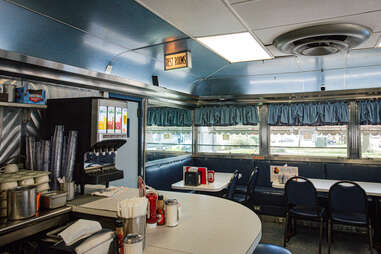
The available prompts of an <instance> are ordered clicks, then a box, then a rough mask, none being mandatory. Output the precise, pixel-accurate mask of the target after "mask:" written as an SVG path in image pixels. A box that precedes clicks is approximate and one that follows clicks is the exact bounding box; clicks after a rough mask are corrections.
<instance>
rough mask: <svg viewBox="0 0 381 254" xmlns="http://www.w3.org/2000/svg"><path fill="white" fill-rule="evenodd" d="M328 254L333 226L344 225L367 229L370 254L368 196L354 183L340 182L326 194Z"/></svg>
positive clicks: (371, 241)
mask: <svg viewBox="0 0 381 254" xmlns="http://www.w3.org/2000/svg"><path fill="white" fill-rule="evenodd" d="M328 205H329V218H328V254H329V253H330V252H331V242H332V231H333V224H335V223H336V224H344V225H351V226H358V227H366V228H367V229H368V237H369V249H370V252H371V253H372V247H373V239H372V224H371V221H370V216H369V213H368V196H367V195H366V193H365V191H364V189H363V188H361V186H360V185H358V184H357V183H355V182H351V181H340V182H337V183H335V184H334V185H332V186H331V188H330V189H329V193H328Z"/></svg>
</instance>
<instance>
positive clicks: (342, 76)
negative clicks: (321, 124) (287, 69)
mask: <svg viewBox="0 0 381 254" xmlns="http://www.w3.org/2000/svg"><path fill="white" fill-rule="evenodd" d="M322 80H323V81H324V85H325V87H326V91H332V90H346V89H364V88H376V87H380V80H381V66H370V67H360V68H353V69H349V70H346V71H345V70H343V69H338V70H330V71H327V72H325V73H324V75H323V76H322V74H321V72H320V71H311V72H298V73H284V74H275V75H261V76H244V77H234V78H229V77H225V78H215V79H208V80H205V81H202V82H200V83H199V84H196V85H195V86H194V87H193V90H192V91H193V94H195V95H199V96H218V95H229V96H231V95H233V96H234V95H248V94H282V93H302V92H318V91H320V86H321V84H322Z"/></svg>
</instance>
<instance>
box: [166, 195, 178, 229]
mask: <svg viewBox="0 0 381 254" xmlns="http://www.w3.org/2000/svg"><path fill="white" fill-rule="evenodd" d="M165 205H166V216H165V221H166V225H167V226H168V227H176V226H177V224H178V223H179V207H178V202H177V200H176V199H168V200H167V201H165Z"/></svg>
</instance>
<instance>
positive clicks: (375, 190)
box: [273, 178, 381, 197]
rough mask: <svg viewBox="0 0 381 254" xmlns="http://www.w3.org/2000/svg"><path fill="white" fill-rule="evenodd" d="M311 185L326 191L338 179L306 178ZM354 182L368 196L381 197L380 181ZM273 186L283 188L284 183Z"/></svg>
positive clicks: (318, 189)
mask: <svg viewBox="0 0 381 254" xmlns="http://www.w3.org/2000/svg"><path fill="white" fill-rule="evenodd" d="M308 180H310V181H311V182H312V183H313V185H314V186H315V188H316V190H317V191H319V192H328V191H329V188H330V187H331V186H332V185H333V184H335V183H336V182H338V181H340V180H330V179H315V178H308ZM354 182H355V183H357V184H359V185H360V186H361V187H362V188H363V189H364V190H365V192H366V194H367V195H368V196H378V197H381V183H372V182H357V181H354ZM273 187H274V188H284V184H273Z"/></svg>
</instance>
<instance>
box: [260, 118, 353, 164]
mask: <svg viewBox="0 0 381 254" xmlns="http://www.w3.org/2000/svg"><path fill="white" fill-rule="evenodd" d="M327 126H328V125H327ZM340 126H346V131H345V132H346V149H345V150H346V155H345V156H321V155H317V156H311V155H303V154H300V155H299V154H292V155H285V154H273V153H271V148H272V147H273V146H271V127H273V126H270V125H268V133H269V134H268V156H269V158H302V157H306V158H310V159H335V160H344V159H348V158H349V143H348V142H349V124H345V125H340ZM284 127H290V128H293V127H308V126H306V125H302V126H284ZM277 147H279V148H282V146H277ZM284 148H291V149H292V148H295V149H298V148H299V149H303V148H311V149H314V148H315V149H320V148H323V147H290V146H284ZM333 149H334V148H333Z"/></svg>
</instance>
